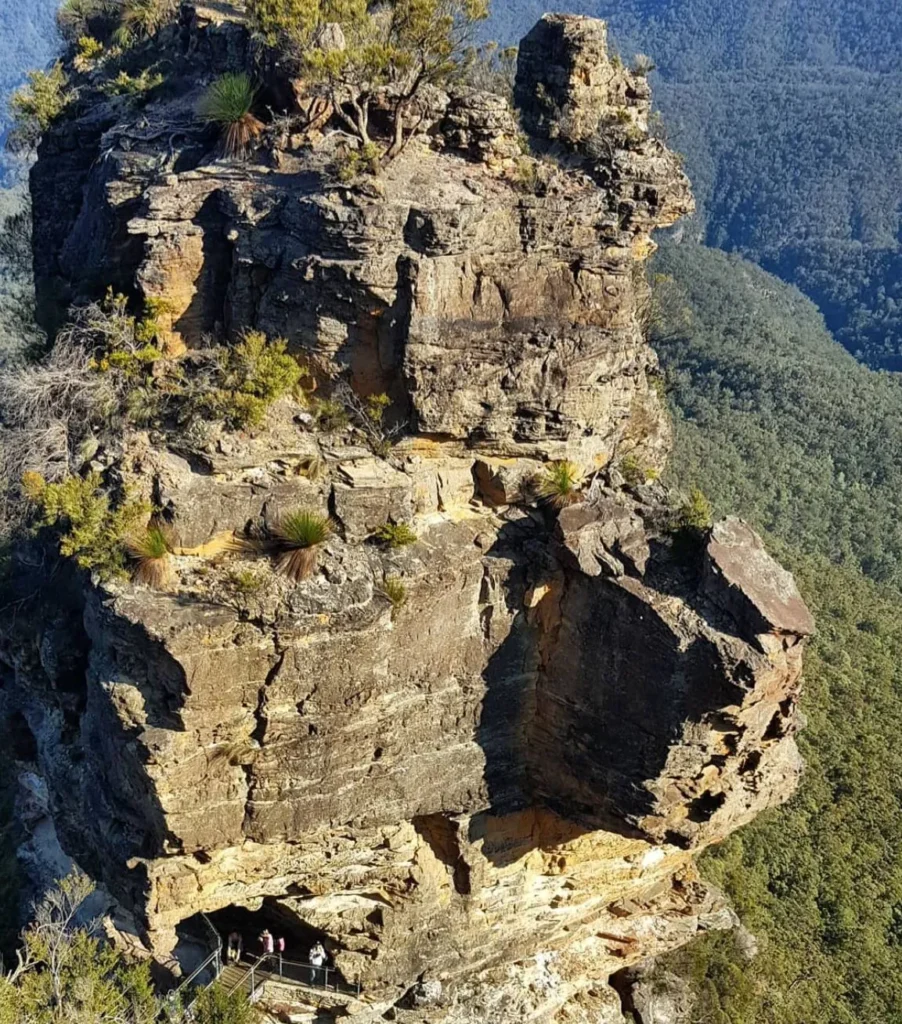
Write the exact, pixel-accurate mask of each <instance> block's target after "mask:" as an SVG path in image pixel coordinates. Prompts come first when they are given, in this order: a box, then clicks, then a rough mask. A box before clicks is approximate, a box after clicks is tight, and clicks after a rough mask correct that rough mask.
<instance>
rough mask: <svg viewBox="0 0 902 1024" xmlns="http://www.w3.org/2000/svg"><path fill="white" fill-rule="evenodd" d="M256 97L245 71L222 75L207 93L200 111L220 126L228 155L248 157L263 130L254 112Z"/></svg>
mask: <svg viewBox="0 0 902 1024" xmlns="http://www.w3.org/2000/svg"><path fill="white" fill-rule="evenodd" d="M256 97H257V90H256V89H255V88H254V84H253V82H251V79H250V76H249V75H246V74H244V73H243V72H242V73H240V74H228V75H222V76H220V77H219V78H217V79H216V81H215V82H213V83H212V84H211V85H210V86H209V87H208V88H207V91H206V92H205V93H204V95H203V97H202V99H201V101H200V105H199V107H198V114H199V116H200V118H201V120H203V121H207V122H208V123H210V124H215V125H217V126H218V127H219V129H220V133H221V141H222V148H223V151H224V153H225V155H226V156H230V157H242V156H244V154H245V153H246V152H247V149H248V147H249V146H250V145H251V143H252V142H254V140H255V139H257V138H258V137H259V136H260V133H261V132H262V131H263V123H262V122H261V121H260V120H258V118H256V117H255V116H254V114H253V107H254V100H255V99H256Z"/></svg>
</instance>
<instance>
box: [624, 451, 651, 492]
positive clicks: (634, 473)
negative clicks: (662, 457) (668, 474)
mask: <svg viewBox="0 0 902 1024" xmlns="http://www.w3.org/2000/svg"><path fill="white" fill-rule="evenodd" d="M620 472H621V473H622V474H623V479H624V480H625V481H626V483H627V485H628V486H629V487H639V486H640V485H641V484H647V483H651V482H652V481H653V480H657V479H658V476H659V475H660V474H659V473H658V471H657V469H655V467H654V466H649V465H647V464H646V463H644V462H642V461H641V459H639V458H638V456H636V455H625V456H624V457H623V458H622V459H621V460H620Z"/></svg>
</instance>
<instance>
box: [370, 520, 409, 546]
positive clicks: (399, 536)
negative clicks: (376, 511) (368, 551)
mask: <svg viewBox="0 0 902 1024" xmlns="http://www.w3.org/2000/svg"><path fill="white" fill-rule="evenodd" d="M373 539H374V540H376V541H377V542H378V543H380V544H384V545H385V546H386V547H389V548H403V547H407V545H408V544H415V543H416V539H417V535H416V534H415V533H414V532H413V530H411V528H410V527H409V526H408V525H407V524H406V523H383V525H382V526H380V527H379V529H378V530H376V532H375V533H374V534H373Z"/></svg>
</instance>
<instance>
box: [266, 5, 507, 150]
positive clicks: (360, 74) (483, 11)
mask: <svg viewBox="0 0 902 1024" xmlns="http://www.w3.org/2000/svg"><path fill="white" fill-rule="evenodd" d="M248 15H249V17H250V20H251V24H252V25H253V26H254V27H255V28H256V30H257V31H258V32H259V33H260V34H261V35H262V36H263V37H264V38H265V39H266V40H267V41H268V42H270V43H271V44H274V45H277V46H279V47H280V48H281V49H282V50H283V51H284V52H285V53H286V54H287V55H288V56H289V57H290V58H291V59H293V60H294V61H295V62H296V63H297V64H298V66H299V68H300V70H301V71H302V74H303V76H304V78H305V79H306V80H307V81H308V82H310V83H311V84H312V85H313V86H314V87H315V88H316V89H317V90H318V91H320V92H321V93H322V95H323V96H324V97H326V98H327V99H328V100H329V101H330V103H331V104H332V107H333V109H334V111H335V115H336V116H337V117H338V119H339V120H340V121H341V122H342V123H343V124H344V126H345V128H346V129H347V130H348V131H349V132H351V134H352V135H353V136H354V137H356V138H357V139H358V140H359V142H360V143H361V145H363V146H369V145H374V144H376V143H377V142H378V143H379V145H380V150H381V151H382V153H383V154H384V156H385V157H387V158H391V157H392V156H394V155H396V154H397V153H398V152H400V150H401V148H402V147H403V145H404V142H405V140H406V135H405V132H406V131H407V130H408V129H409V128H410V127H411V118H412V115H413V109H414V106H415V103H416V100H417V99H418V98H419V97H420V96H421V95H422V93H423V91H424V89H425V88H427V87H428V86H429V85H435V84H440V83H442V82H446V81H448V80H449V79H450V78H451V77H453V76H454V75H455V74H457V73H459V72H460V71H461V70H462V68H463V66H464V64H465V63H466V60H467V57H468V55H469V54H470V52H471V49H472V43H473V39H474V27H475V25H476V24H477V23H478V22H479V21H481V20H483V19H484V18H486V17H487V15H488V5H487V3H486V0H391V2H390V3H388V4H384V5H379V6H377V7H372V6H370V5H369V4H367V3H366V2H365V0H351V2H348V3H336V2H332V0H328V2H321V0H249V2H248ZM380 103H381V104H382V105H383V106H384V107H385V108H386V109H387V112H388V119H389V122H390V128H389V137H388V138H386V139H381V140H380V139H376V138H374V137H373V127H372V123H371V117H370V115H371V112H372V110H373V108H374V107H375V106H376V105H377V104H380Z"/></svg>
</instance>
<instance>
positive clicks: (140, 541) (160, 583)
mask: <svg viewBox="0 0 902 1024" xmlns="http://www.w3.org/2000/svg"><path fill="white" fill-rule="evenodd" d="M125 549H126V551H127V552H128V556H129V558H130V559H131V562H132V577H133V579H134V580H135V581H136V582H138V583H144V584H146V585H147V586H148V587H152V588H153V589H154V590H162V589H163V588H164V587H165V586H166V585H167V584H168V583H170V582H171V580H172V544H171V541H170V536H169V531H168V530H167V529H166V528H165V527H164V526H160V525H159V524H157V523H151V525H150V526H148V527H147V529H146V530H141V531H140V532H138V533H134V534H132V536H130V537H129V538H128V539H127V540H126V543H125Z"/></svg>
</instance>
